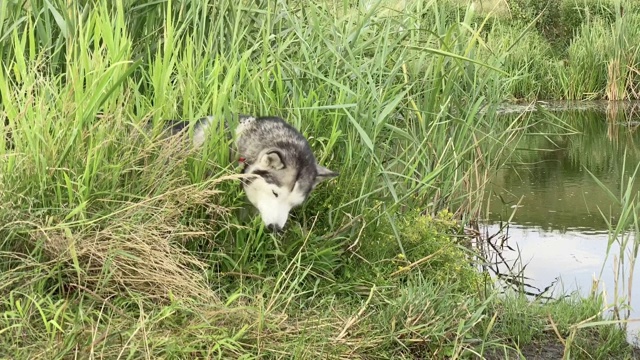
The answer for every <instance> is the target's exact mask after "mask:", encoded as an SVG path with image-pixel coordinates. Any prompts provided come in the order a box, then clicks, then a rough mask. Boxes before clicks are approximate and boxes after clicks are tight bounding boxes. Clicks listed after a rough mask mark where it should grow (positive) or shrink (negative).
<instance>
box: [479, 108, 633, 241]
mask: <svg viewBox="0 0 640 360" xmlns="http://www.w3.org/2000/svg"><path fill="white" fill-rule="evenodd" d="M531 116H542V115H539V114H532V115H531ZM559 117H560V118H561V119H562V120H563V121H565V122H566V123H567V124H569V125H570V126H571V127H573V128H574V129H576V130H578V132H579V133H577V134H571V135H561V134H557V135H549V136H543V135H537V134H535V135H528V136H525V137H524V138H523V139H522V141H520V143H518V144H517V145H516V148H514V149H513V155H512V160H511V161H510V162H509V163H508V164H507V166H506V167H504V168H502V169H500V170H499V171H498V172H497V173H496V174H495V175H494V176H493V178H492V180H491V183H490V184H489V186H488V188H487V191H488V193H487V200H488V201H489V203H488V205H489V211H490V214H489V220H493V221H496V220H507V219H508V218H509V217H510V216H511V215H512V213H513V212H514V210H516V212H515V215H514V218H513V222H515V223H517V224H522V225H528V226H536V227H540V228H542V229H546V230H559V231H566V230H569V229H575V230H581V231H585V232H606V230H607V224H606V222H605V220H604V219H603V216H602V215H603V214H604V215H606V216H607V217H608V218H609V219H613V220H615V219H616V218H617V217H618V216H619V208H618V207H616V206H615V204H614V203H613V202H612V200H611V199H610V198H609V196H608V195H607V194H606V193H605V192H604V191H603V190H602V189H601V188H600V187H599V186H598V184H597V183H596V182H595V181H594V180H593V178H592V177H591V175H590V174H589V172H588V171H586V170H585V169H588V170H589V171H590V172H592V173H593V174H594V175H595V176H596V177H597V178H598V179H599V180H600V181H602V183H603V184H605V185H606V186H607V187H608V188H609V189H610V190H611V191H612V192H613V193H614V194H620V191H622V190H623V189H624V188H625V184H624V183H623V181H625V182H626V181H627V179H628V177H629V176H631V175H632V173H633V170H634V169H635V166H636V164H638V162H640V147H639V145H640V131H633V129H631V130H630V129H629V128H628V127H625V126H620V125H618V126H617V127H615V132H614V133H613V134H614V135H613V137H611V128H612V126H611V125H609V124H608V123H607V120H606V116H605V114H604V113H599V112H594V111H589V112H584V111H583V112H577V111H571V112H565V113H562V114H559ZM532 131H535V132H536V133H538V134H542V133H548V132H553V131H555V132H557V129H553V128H552V127H551V126H549V125H540V126H538V127H536V128H535V129H534V130H532ZM612 139H615V141H613V140H612ZM625 154H626V155H625ZM625 159H626V167H625V168H626V169H625V172H624V173H625V178H624V179H623V178H621V175H622V169H623V163H624V161H625ZM634 190H635V191H639V190H640V182H638V183H637V184H636V186H635V189H634ZM519 201H520V204H518V202H519ZM516 205H519V206H518V207H516ZM601 211H602V213H601Z"/></svg>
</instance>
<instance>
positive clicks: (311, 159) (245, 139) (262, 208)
mask: <svg viewBox="0 0 640 360" xmlns="http://www.w3.org/2000/svg"><path fill="white" fill-rule="evenodd" d="M213 120H214V118H213V117H211V116H208V117H204V118H201V119H198V120H197V121H195V123H194V124H193V146H195V147H200V146H202V144H203V143H204V142H205V139H206V136H207V129H208V128H209V127H210V126H211V125H212V124H213ZM170 126H171V132H172V133H174V134H175V133H177V132H180V131H182V130H184V129H185V128H186V126H188V125H186V124H185V123H184V122H172V123H171V124H170ZM225 127H226V125H225ZM235 148H236V151H235V152H236V154H235V156H237V159H238V161H239V162H240V163H242V164H243V165H244V168H243V169H242V173H243V174H248V175H254V176H249V177H247V178H245V179H243V180H242V187H243V189H244V192H245V194H246V196H247V198H248V199H249V201H250V202H251V204H253V206H255V207H256V208H257V209H258V211H259V212H260V216H261V217H262V221H263V222H264V224H265V226H266V227H267V228H268V229H269V230H271V231H273V232H280V231H281V230H282V229H283V228H284V226H285V224H286V222H287V219H288V218H289V212H290V211H291V209H293V208H295V207H297V206H299V205H301V204H302V203H303V202H304V201H305V200H306V199H307V197H308V196H309V194H310V193H311V191H312V190H313V189H314V188H315V187H316V186H317V185H318V184H319V183H321V182H322V181H324V180H326V179H329V178H333V177H336V176H338V175H339V174H338V173H337V172H334V171H331V170H329V169H327V168H326V167H324V166H321V165H319V164H318V163H317V161H316V158H315V156H314V154H313V151H312V150H311V147H310V146H309V143H308V142H307V139H306V138H305V137H304V136H303V135H302V134H301V133H300V132H299V131H298V130H297V129H295V128H294V127H293V126H291V125H290V124H288V123H286V122H285V121H284V120H283V119H281V118H279V117H274V116H267V117H253V116H248V115H239V116H238V125H237V127H236V131H235ZM231 153H232V154H233V153H234V151H232V152H231Z"/></svg>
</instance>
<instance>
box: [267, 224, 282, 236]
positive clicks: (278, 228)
mask: <svg viewBox="0 0 640 360" xmlns="http://www.w3.org/2000/svg"><path fill="white" fill-rule="evenodd" d="M267 229H269V231H271V232H272V233H274V234H277V233H280V232H282V226H280V225H278V224H269V225H267Z"/></svg>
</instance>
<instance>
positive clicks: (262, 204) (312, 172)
mask: <svg viewBox="0 0 640 360" xmlns="http://www.w3.org/2000/svg"><path fill="white" fill-rule="evenodd" d="M306 160H311V161H307V162H305V161H292V159H288V158H287V157H286V156H285V154H284V153H283V151H281V150H279V149H275V148H272V149H266V150H264V151H262V152H261V153H260V154H259V155H258V157H257V160H256V161H255V162H254V163H251V164H249V163H245V168H244V171H243V172H244V173H245V174H248V175H253V176H250V177H248V178H246V179H244V180H243V181H242V186H243V188H244V191H245V193H246V194H247V198H248V199H249V201H250V202H251V204H253V206H255V207H256V208H257V209H258V211H259V212H260V216H261V217H262V221H263V222H264V224H265V226H266V227H267V228H268V229H269V230H271V231H274V232H278V231H281V230H282V229H284V226H285V224H286V222H287V219H288V218H289V212H290V211H291V209H293V208H295V207H297V206H299V205H301V204H302V203H303V202H304V201H305V200H306V199H307V197H308V196H309V194H310V193H311V191H312V190H313V189H314V188H315V187H316V186H317V185H318V184H319V183H321V182H322V181H324V180H326V179H329V178H332V177H335V176H338V173H336V172H334V171H331V170H329V169H327V168H325V167H324V166H321V165H318V164H317V163H316V161H315V159H306Z"/></svg>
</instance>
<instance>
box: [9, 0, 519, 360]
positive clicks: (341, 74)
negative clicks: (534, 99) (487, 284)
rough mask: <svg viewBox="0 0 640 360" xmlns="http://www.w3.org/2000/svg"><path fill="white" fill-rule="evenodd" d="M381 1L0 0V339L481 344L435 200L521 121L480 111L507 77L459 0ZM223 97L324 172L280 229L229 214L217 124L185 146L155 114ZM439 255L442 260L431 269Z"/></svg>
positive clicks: (469, 202) (143, 347)
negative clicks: (305, 152)
mask: <svg viewBox="0 0 640 360" xmlns="http://www.w3.org/2000/svg"><path fill="white" fill-rule="evenodd" d="M384 5H385V4H383V3H381V2H377V3H375V4H373V5H372V6H371V7H368V8H367V7H363V6H360V5H352V4H350V3H348V2H333V3H332V2H321V3H316V4H309V3H306V2H288V3H285V2H271V1H259V2H249V1H239V2H230V1H190V0H184V1H163V2H157V1H146V2H140V1H123V0H120V1H115V2H108V1H94V2H84V1H83V2H67V1H61V0H59V1H55V0H42V1H40V0H33V1H28V2H26V3H24V4H22V3H20V4H18V3H16V2H8V1H3V2H2V3H0V56H1V60H2V61H1V64H2V68H1V69H0V96H1V98H2V105H1V106H2V107H1V109H0V110H1V111H0V117H1V118H2V120H3V123H4V124H6V125H5V127H4V129H5V133H6V134H8V135H7V137H2V140H0V141H1V142H2V143H1V145H3V146H1V147H0V164H1V165H0V166H2V173H1V174H2V175H1V176H2V177H1V178H0V180H1V181H0V196H1V197H2V198H1V199H0V219H2V226H0V239H2V240H1V242H0V256H1V257H2V261H1V262H0V264H1V265H0V269H1V270H0V277H1V281H0V284H1V285H0V294H2V296H1V299H2V300H1V301H0V311H1V312H2V313H3V316H2V317H1V319H2V320H0V324H1V325H0V333H1V334H2V337H1V339H2V340H0V342H1V345H2V346H0V348H2V349H4V351H6V353H7V354H12V356H14V357H16V358H22V357H29V358H58V357H68V356H71V354H83V355H84V354H88V355H89V357H117V358H119V357H125V356H126V357H131V358H138V357H154V358H155V357H184V356H198V357H213V356H217V357H221V358H237V357H243V356H244V357H247V356H249V357H253V356H255V357H258V356H267V357H298V358H307V357H323V358H337V357H350V358H372V357H381V358H388V357H389V356H399V357H412V356H416V357H420V356H424V355H425V354H431V355H433V356H435V357H445V356H448V357H459V356H462V355H463V354H465V353H467V352H469V351H476V350H475V349H476V346H477V345H478V336H479V335H478V334H479V333H480V332H482V330H484V329H488V328H487V327H486V326H489V325H487V324H486V323H485V322H484V320H486V319H487V316H489V317H490V316H492V315H487V313H486V311H487V309H489V305H490V304H491V302H492V301H493V296H489V297H483V296H479V295H478V293H477V292H476V291H478V290H479V287H480V286H481V284H480V282H479V281H476V280H477V279H474V278H473V277H469V276H465V277H464V278H463V277H460V278H458V274H467V272H466V270H465V269H468V266H469V265H468V264H467V263H466V262H467V261H468V259H469V258H468V255H466V254H467V253H468V251H467V250H463V249H464V247H462V245H460V244H458V243H457V242H456V241H454V240H452V238H451V236H450V235H456V234H457V235H460V231H461V230H460V229H459V228H458V227H457V226H454V224H453V223H451V219H450V218H446V217H445V218H441V217H440V216H442V215H440V216H435V215H436V214H438V213H440V214H443V213H442V212H440V210H442V209H446V208H448V209H449V210H451V212H453V213H454V214H455V216H456V218H462V219H466V218H467V217H469V216H472V215H473V214H474V212H475V211H477V203H478V201H477V200H478V199H479V198H480V197H481V194H482V191H481V189H482V186H483V183H484V181H485V179H486V177H487V176H488V175H489V174H490V172H491V171H492V170H493V169H495V168H496V167H497V166H499V165H500V163H501V161H504V160H503V159H504V154H503V153H502V152H503V151H505V150H504V149H505V148H506V147H505V144H507V143H509V142H511V141H514V140H516V139H517V138H518V137H519V136H520V134H521V132H522V129H523V128H526V127H527V126H528V123H527V120H526V118H523V119H517V120H515V121H513V122H509V123H501V122H496V121H495V117H494V114H495V106H494V105H493V104H496V103H497V102H498V101H499V100H501V99H502V98H503V97H504V96H506V94H507V93H508V86H509V85H508V82H509V80H510V78H509V77H508V74H507V73H505V72H504V71H502V70H501V67H502V63H501V62H499V61H497V60H492V59H488V60H487V59H486V58H485V59H483V58H482V57H480V56H479V53H480V50H479V49H480V47H481V46H482V40H481V38H480V36H479V34H480V30H481V27H482V26H483V24H482V23H479V24H478V23H475V22H474V21H472V19H474V18H475V17H474V15H473V13H472V10H469V11H463V12H459V13H458V12H456V11H452V10H451V8H449V7H446V6H441V5H440V4H438V3H437V2H436V1H415V2H408V4H407V6H406V8H403V9H396V10H397V11H396V10H389V9H387V8H386V7H385V6H384ZM507 55H508V54H507ZM487 104H491V105H489V106H487ZM238 112H240V113H254V114H270V115H279V116H282V117H285V118H286V119H287V120H288V121H289V122H290V123H292V124H293V125H295V126H296V127H298V128H299V129H300V130H301V131H302V132H303V133H304V134H305V135H307V137H308V138H309V141H310V143H311V145H312V147H313V148H314V150H315V151H316V154H317V156H318V158H319V160H320V161H321V162H322V163H323V164H325V165H326V166H328V167H329V168H332V169H336V170H338V171H340V173H341V175H340V177H339V178H337V179H336V180H334V181H331V182H328V183H326V184H323V185H322V186H320V187H319V188H318V189H316V191H315V192H314V194H313V196H312V198H311V199H310V201H309V202H308V203H307V204H305V206H303V207H302V208H300V209H298V210H296V211H295V212H294V214H293V219H292V221H291V223H290V225H289V229H288V230H287V232H286V234H285V235H284V236H283V237H275V236H272V235H270V234H267V233H265V232H264V231H263V229H262V225H261V224H260V220H259V219H258V218H257V217H256V216H244V215H243V208H248V206H247V204H246V202H245V201H244V200H243V196H242V193H241V191H240V188H239V184H238V177H237V176H236V175H234V174H235V173H236V166H235V163H234V159H229V156H228V147H229V145H230V144H229V141H228V136H227V134H226V133H225V131H223V130H222V128H223V126H222V124H220V129H221V130H220V132H218V133H215V134H214V135H213V136H212V137H211V139H210V140H209V141H208V142H207V144H206V146H205V148H204V149H203V151H201V152H193V151H192V150H191V149H189V147H188V146H187V145H188V141H185V139H165V138H164V137H163V136H162V135H161V133H160V132H161V129H162V123H163V121H164V120H166V119H174V118H182V119H196V118H198V117H200V116H204V115H209V114H211V115H215V116H216V117H218V118H222V117H225V116H228V115H229V114H231V113H238ZM148 124H151V125H153V126H151V127H148V126H147V125H148ZM149 129H152V130H149ZM408 210H411V211H408ZM445 213H446V212H445ZM425 214H430V215H433V217H429V218H426V219H428V220H425V218H423V217H422V216H423V215H425ZM249 215H251V214H249ZM417 221H421V223H422V224H423V227H422V228H420V229H418V230H415V229H412V225H413V224H415V223H416V222H417ZM443 223H444V224H445V225H446V224H449V225H446V226H443V225H442V224H443ZM411 231H413V232H411ZM454 239H455V238H454ZM420 240H422V242H425V243H429V241H430V240H433V241H434V242H435V241H436V240H437V242H435V243H437V244H442V245H441V246H442V247H443V248H445V250H446V251H445V250H443V251H445V252H444V255H446V256H444V257H435V255H432V254H431V253H430V251H434V250H433V249H431V250H429V247H426V249H425V247H424V244H422V242H421V241H420ZM435 253H438V250H435ZM433 259H438V261H445V265H447V264H449V266H446V267H445V266H443V267H442V268H443V269H447V271H449V270H450V271H453V273H441V276H440V277H439V278H438V277H432V276H430V271H435V272H437V271H439V269H440V267H439V266H431V267H429V264H430V261H431V260H433ZM452 259H453V260H452ZM456 259H458V260H457V261H458V262H455V261H456ZM447 261H448V263H447ZM452 262H455V263H452ZM398 266H400V270H402V271H400V272H397V270H398V268H397V267H398ZM427 270H430V271H427ZM458 272H459V273H458ZM443 274H444V275H443ZM463 280H464V281H463ZM474 286H475V287H474ZM443 299H444V300H443ZM489 328H490V326H489ZM487 331H488V330H487ZM488 334H489V332H487V333H485V334H484V336H487V337H488V336H489V335H488ZM327 342H328V344H329V345H327ZM487 344H489V345H491V346H492V347H504V346H505V345H504V343H502V342H498V341H496V342H495V343H492V342H490V341H489V342H488V343H487Z"/></svg>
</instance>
